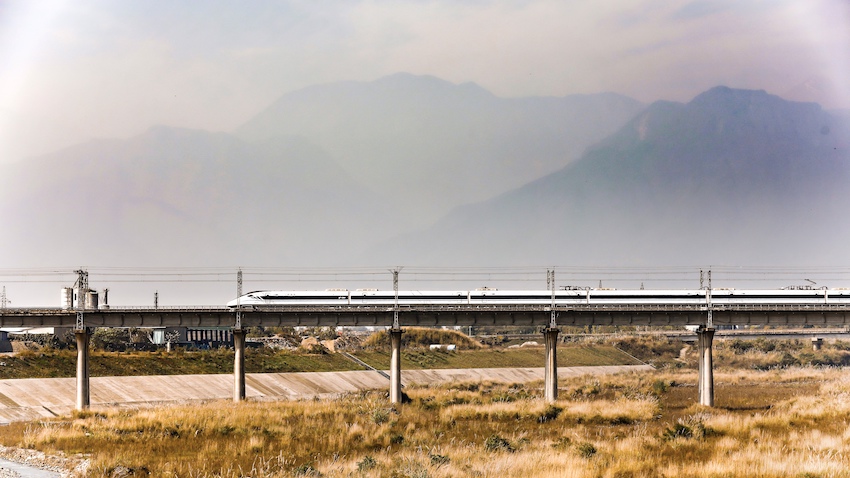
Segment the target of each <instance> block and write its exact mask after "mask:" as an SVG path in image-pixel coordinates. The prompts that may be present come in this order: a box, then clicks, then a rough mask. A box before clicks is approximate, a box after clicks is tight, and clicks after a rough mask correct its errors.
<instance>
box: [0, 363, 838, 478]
mask: <svg viewBox="0 0 850 478" xmlns="http://www.w3.org/2000/svg"><path fill="white" fill-rule="evenodd" d="M845 374H846V372H843V371H840V370H832V369H811V368H808V369H806V368H803V369H790V370H786V371H767V372H756V371H734V372H729V373H718V374H716V377H715V380H716V384H717V387H718V390H723V391H724V394H718V399H717V407H716V408H711V409H709V408H705V407H701V406H699V405H697V404H696V403H695V402H696V399H697V397H696V387H694V386H693V384H694V383H695V381H696V374H695V373H693V372H654V373H644V374H636V373H632V374H622V375H616V376H606V377H600V378H598V379H589V378H587V377H583V378H575V379H570V380H563V381H562V382H561V400H558V401H557V402H556V403H554V404H546V403H543V402H542V400H541V399H540V390H539V384H537V385H534V384H532V385H522V386H520V385H500V384H492V383H485V384H453V385H444V386H439V387H433V388H411V389H409V390H407V393H408V395H409V396H410V398H411V402H410V403H408V404H405V405H402V406H400V407H391V406H389V405H388V404H387V402H386V398H385V393H384V392H364V393H359V394H351V395H347V396H344V397H341V398H338V399H334V400H305V401H296V402H262V403H260V402H247V403H241V404H232V403H228V402H217V403H210V404H205V405H195V406H174V407H167V408H160V409H155V410H154V409H145V410H104V411H96V412H86V413H78V414H75V415H74V416H72V417H66V418H61V419H56V420H48V421H42V422H35V423H29V424H13V425H11V426H9V427H4V428H5V429H4V430H3V432H4V433H3V434H2V435H0V443H2V444H4V445H11V446H24V447H32V448H37V449H40V450H43V451H45V452H48V453H56V452H58V451H64V452H66V453H83V454H85V455H86V456H89V457H90V458H91V460H92V465H91V467H90V469H89V475H90V476H113V475H115V474H124V475H133V476H148V475H150V476H188V477H207V476H221V477H237V476H253V477H271V476H326V477H359V476H366V477H379V478H385V477H386V478H390V477H419V478H425V477H431V478H441V477H457V476H476V477H494V478H495V477H500V478H501V477H508V476H510V477H513V476H522V477H533V478H539V477H565V476H573V477H628V476H634V477H644V476H646V477H674V476H676V477H678V476H686V477H697V476H700V477H702V476H709V477H737V476H755V477H784V476H800V477H803V476H809V477H813V476H817V477H842V476H850V471H848V470H850V454H849V452H850V427H849V426H850V379H848V378H847V377H845ZM753 390H758V392H757V393H754V392H753Z"/></svg>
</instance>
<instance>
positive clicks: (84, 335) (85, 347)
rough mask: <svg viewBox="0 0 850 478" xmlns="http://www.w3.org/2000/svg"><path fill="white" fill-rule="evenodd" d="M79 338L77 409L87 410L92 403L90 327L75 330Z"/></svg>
mask: <svg viewBox="0 0 850 478" xmlns="http://www.w3.org/2000/svg"><path fill="white" fill-rule="evenodd" d="M74 336H75V337H76V338H77V410H85V409H87V408H89V406H90V405H91V393H90V389H89V341H90V339H91V333H90V332H89V330H88V329H85V328H84V329H80V330H75V331H74Z"/></svg>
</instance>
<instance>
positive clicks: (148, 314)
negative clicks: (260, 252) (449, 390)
mask: <svg viewBox="0 0 850 478" xmlns="http://www.w3.org/2000/svg"><path fill="white" fill-rule="evenodd" d="M554 309H555V314H556V318H557V324H558V325H577V326H585V325H650V326H663V325H674V326H683V325H704V324H706V322H707V319H708V310H707V308H706V307H705V306H694V305H646V304H635V305H581V306H575V305H570V306H556V307H555V308H554ZM551 311H552V307H551V306H549V305H547V306H543V305H439V306H437V305H427V306H425V305H422V306H404V307H399V309H398V317H399V323H400V325H402V326H443V325H445V326H453V325H460V326H467V325H473V326H486V325H500V326H506V325H522V326H528V325H534V326H538V325H539V326H545V325H548V324H549V321H550V317H551ZM393 315H394V309H393V307H392V306H300V307H286V308H282V307H276V308H275V307H268V308H252V309H243V310H242V325H243V326H246V327H251V326H266V327H270V326H271V327H274V326H390V325H392V322H393ZM83 317H84V323H85V325H86V326H88V327H166V326H182V327H232V326H233V325H234V324H235V321H236V313H235V310H234V309H230V308H226V307H167V308H165V307H159V308H131V307H127V308H110V309H99V310H86V311H84V313H83ZM712 319H713V323H714V324H715V325H821V326H839V325H850V304H823V305H747V304H741V305H734V306H713V307H712ZM76 321H77V311H75V310H68V309H59V308H41V309H35V308H29V309H22V308H5V309H0V327H74V326H75V325H76Z"/></svg>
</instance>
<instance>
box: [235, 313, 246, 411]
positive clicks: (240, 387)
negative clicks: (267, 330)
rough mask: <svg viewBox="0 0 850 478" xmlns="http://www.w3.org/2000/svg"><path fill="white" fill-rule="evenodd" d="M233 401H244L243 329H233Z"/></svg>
mask: <svg viewBox="0 0 850 478" xmlns="http://www.w3.org/2000/svg"><path fill="white" fill-rule="evenodd" d="M233 351H234V354H233V401H234V402H241V401H242V400H245V329H233Z"/></svg>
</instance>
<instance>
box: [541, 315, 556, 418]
mask: <svg viewBox="0 0 850 478" xmlns="http://www.w3.org/2000/svg"><path fill="white" fill-rule="evenodd" d="M559 332H560V330H559V329H553V328H549V329H546V330H544V331H543V337H544V339H545V341H546V368H545V372H544V377H543V398H544V399H545V400H546V401H547V402H554V401H555V400H557V399H558V333H559Z"/></svg>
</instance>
